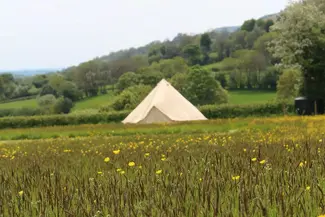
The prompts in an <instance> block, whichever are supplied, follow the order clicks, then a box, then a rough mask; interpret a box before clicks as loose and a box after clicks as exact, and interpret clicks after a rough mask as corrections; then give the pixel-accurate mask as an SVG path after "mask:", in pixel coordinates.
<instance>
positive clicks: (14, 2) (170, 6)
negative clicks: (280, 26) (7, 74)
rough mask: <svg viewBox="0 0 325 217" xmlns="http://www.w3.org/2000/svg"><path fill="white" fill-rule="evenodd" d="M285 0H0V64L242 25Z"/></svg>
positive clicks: (32, 64)
mask: <svg viewBox="0 0 325 217" xmlns="http://www.w3.org/2000/svg"><path fill="white" fill-rule="evenodd" d="M287 2H288V1H287V0H0V69H5V70H7V69H11V70H12V69H22V68H24V69H26V68H27V69H29V68H60V67H68V66H71V65H76V64H79V63H81V62H83V61H87V60H90V59H93V58H95V57H97V56H102V55H107V54H109V53H110V52H111V51H116V50H119V49H126V48H129V47H137V46H141V45H145V44H147V43H149V42H151V41H154V40H164V39H167V38H169V39H172V38H173V37H175V36H176V35H177V33H179V32H181V33H201V32H205V31H207V30H209V29H212V28H216V27H222V26H233V25H241V24H242V23H243V22H244V21H245V20H247V19H250V18H259V17H261V16H264V15H266V14H270V13H275V12H279V11H280V10H282V9H284V8H285V6H286V5H287Z"/></svg>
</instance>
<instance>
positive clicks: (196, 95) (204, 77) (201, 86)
mask: <svg viewBox="0 0 325 217" xmlns="http://www.w3.org/2000/svg"><path fill="white" fill-rule="evenodd" d="M187 80H188V82H187V91H186V92H187V98H188V99H189V101H191V102H192V103H193V104H195V105H205V104H215V103H225V102H227V96H224V94H226V91H224V90H223V88H222V87H221V85H220V83H219V82H217V81H216V80H215V79H214V78H213V76H212V74H211V73H210V72H209V71H208V70H206V69H205V68H203V67H200V66H195V67H193V68H192V69H191V70H190V72H189V75H188V79H187Z"/></svg>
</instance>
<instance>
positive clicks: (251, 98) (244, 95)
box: [229, 90, 275, 105]
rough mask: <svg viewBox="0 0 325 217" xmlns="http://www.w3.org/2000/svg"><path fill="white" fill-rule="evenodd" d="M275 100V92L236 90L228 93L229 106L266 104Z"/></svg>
mask: <svg viewBox="0 0 325 217" xmlns="http://www.w3.org/2000/svg"><path fill="white" fill-rule="evenodd" d="M274 99H275V92H271V91H250V90H237V91H230V92H229V103H230V104H238V105H242V104H251V103H266V102H269V101H272V100H274Z"/></svg>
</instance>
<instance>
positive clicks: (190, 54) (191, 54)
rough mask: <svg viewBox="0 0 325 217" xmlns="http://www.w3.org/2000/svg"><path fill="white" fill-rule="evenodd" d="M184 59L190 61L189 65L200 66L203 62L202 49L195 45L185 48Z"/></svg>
mask: <svg viewBox="0 0 325 217" xmlns="http://www.w3.org/2000/svg"><path fill="white" fill-rule="evenodd" d="M183 54H184V57H185V58H186V59H187V60H188V64H189V65H196V64H200V63H201V60H202V54H201V51H200V47H199V46H198V45H195V44H190V45H186V46H185V47H184V48H183Z"/></svg>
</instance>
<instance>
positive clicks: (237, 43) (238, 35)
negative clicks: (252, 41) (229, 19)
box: [228, 31, 248, 55]
mask: <svg viewBox="0 0 325 217" xmlns="http://www.w3.org/2000/svg"><path fill="white" fill-rule="evenodd" d="M247 34H248V32H247V31H237V32H234V33H233V34H232V35H231V38H230V41H229V45H228V46H229V48H228V49H230V51H232V50H240V49H245V48H246V47H247V42H246V37H247ZM229 55H230V53H229Z"/></svg>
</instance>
